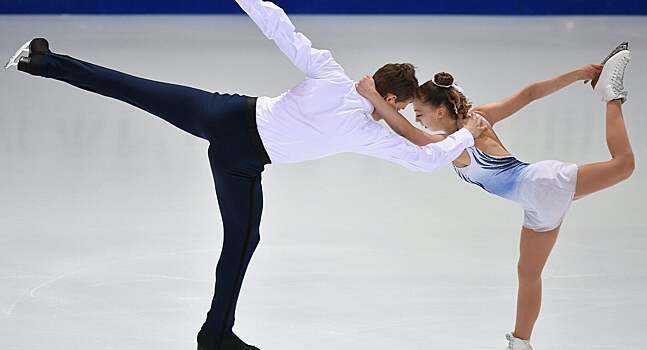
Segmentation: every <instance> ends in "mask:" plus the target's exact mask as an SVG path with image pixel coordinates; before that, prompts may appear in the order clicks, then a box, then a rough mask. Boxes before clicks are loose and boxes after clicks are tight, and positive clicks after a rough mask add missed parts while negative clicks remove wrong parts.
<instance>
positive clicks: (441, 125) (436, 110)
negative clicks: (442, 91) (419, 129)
mask: <svg viewBox="0 0 647 350" xmlns="http://www.w3.org/2000/svg"><path fill="white" fill-rule="evenodd" d="M413 110H414V112H415V113H416V122H417V123H420V124H421V125H422V126H424V127H425V128H426V129H429V130H432V131H439V130H445V127H446V125H445V123H446V122H447V118H448V117H449V115H448V113H447V109H446V108H445V107H444V106H438V107H434V106H432V105H430V104H427V103H423V102H422V101H420V100H419V99H416V100H415V101H414V102H413Z"/></svg>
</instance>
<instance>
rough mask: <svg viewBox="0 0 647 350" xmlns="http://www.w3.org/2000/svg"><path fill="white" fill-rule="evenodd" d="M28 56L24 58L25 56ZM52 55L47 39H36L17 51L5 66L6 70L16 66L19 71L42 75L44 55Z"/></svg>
mask: <svg viewBox="0 0 647 350" xmlns="http://www.w3.org/2000/svg"><path fill="white" fill-rule="evenodd" d="M25 53H26V54H27V56H23V55H24V54H25ZM47 53H51V51H50V50H49V43H48V42H47V40H46V39H43V38H35V39H33V40H31V41H29V42H27V43H25V44H24V45H23V46H21V47H20V49H18V51H16V53H15V54H14V55H13V56H12V57H11V59H9V62H7V64H6V65H5V69H8V68H9V67H12V66H16V67H17V68H18V70H19V71H22V72H26V73H29V74H33V75H40V72H41V64H42V62H43V55H45V54H47Z"/></svg>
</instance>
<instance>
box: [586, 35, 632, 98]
mask: <svg viewBox="0 0 647 350" xmlns="http://www.w3.org/2000/svg"><path fill="white" fill-rule="evenodd" d="M619 48H620V49H619V50H618V49H616V50H614V52H615V51H617V52H615V53H612V54H613V55H612V56H611V57H609V58H608V59H607V60H606V62H605V63H604V68H603V69H602V73H601V74H600V77H599V78H598V80H597V81H596V82H594V83H593V91H594V92H595V93H596V94H598V96H600V98H602V101H604V102H609V101H613V100H622V102H623V103H624V102H625V101H626V100H627V91H626V90H625V88H624V85H623V80H624V76H625V69H626V68H627V65H628V64H629V62H630V61H631V52H630V51H629V47H628V45H624V46H623V47H619Z"/></svg>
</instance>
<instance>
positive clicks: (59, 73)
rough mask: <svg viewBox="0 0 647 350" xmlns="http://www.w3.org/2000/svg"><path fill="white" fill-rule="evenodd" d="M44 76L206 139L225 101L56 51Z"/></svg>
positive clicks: (47, 61)
mask: <svg viewBox="0 0 647 350" xmlns="http://www.w3.org/2000/svg"><path fill="white" fill-rule="evenodd" d="M41 75H42V76H43V77H45V78H51V79H56V80H60V81H64V82H66V83H69V84H71V85H74V86H76V87H78V88H81V89H83V90H87V91H90V92H94V93H97V94H100V95H103V96H106V97H111V98H115V99H118V100H120V101H123V102H126V103H128V104H130V105H133V106H135V107H138V108H140V109H143V110H145V111H147V112H149V113H151V114H153V115H156V116H158V117H160V118H162V119H164V120H166V121H167V122H169V123H171V124H173V125H175V126H176V127H178V128H180V129H182V130H184V131H186V132H188V133H191V134H193V135H195V136H198V137H201V138H204V139H208V138H209V136H210V135H207V133H208V128H207V127H206V125H207V123H208V121H209V118H210V117H212V118H213V115H212V114H213V113H214V112H218V110H219V107H220V105H221V104H222V103H223V102H222V101H221V99H222V97H223V96H222V95H219V94H212V93H209V92H206V91H202V90H198V89H194V88H190V87H186V86H179V85H174V84H168V83H161V82H157V81H152V80H147V79H142V78H138V77H135V76H132V75H128V74H124V73H121V72H118V71H115V70H111V69H108V68H104V67H101V66H97V65H95V64H92V63H88V62H84V61H81V60H78V59H75V58H72V57H69V56H64V55H58V54H54V53H52V54H45V55H44V56H43V61H42V68H41Z"/></svg>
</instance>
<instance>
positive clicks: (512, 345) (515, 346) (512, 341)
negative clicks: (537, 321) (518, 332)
mask: <svg viewBox="0 0 647 350" xmlns="http://www.w3.org/2000/svg"><path fill="white" fill-rule="evenodd" d="M505 338H506V339H508V347H507V348H506V350H532V346H530V343H529V342H528V341H527V340H523V339H519V338H515V337H514V335H512V333H508V334H506V335H505Z"/></svg>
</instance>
